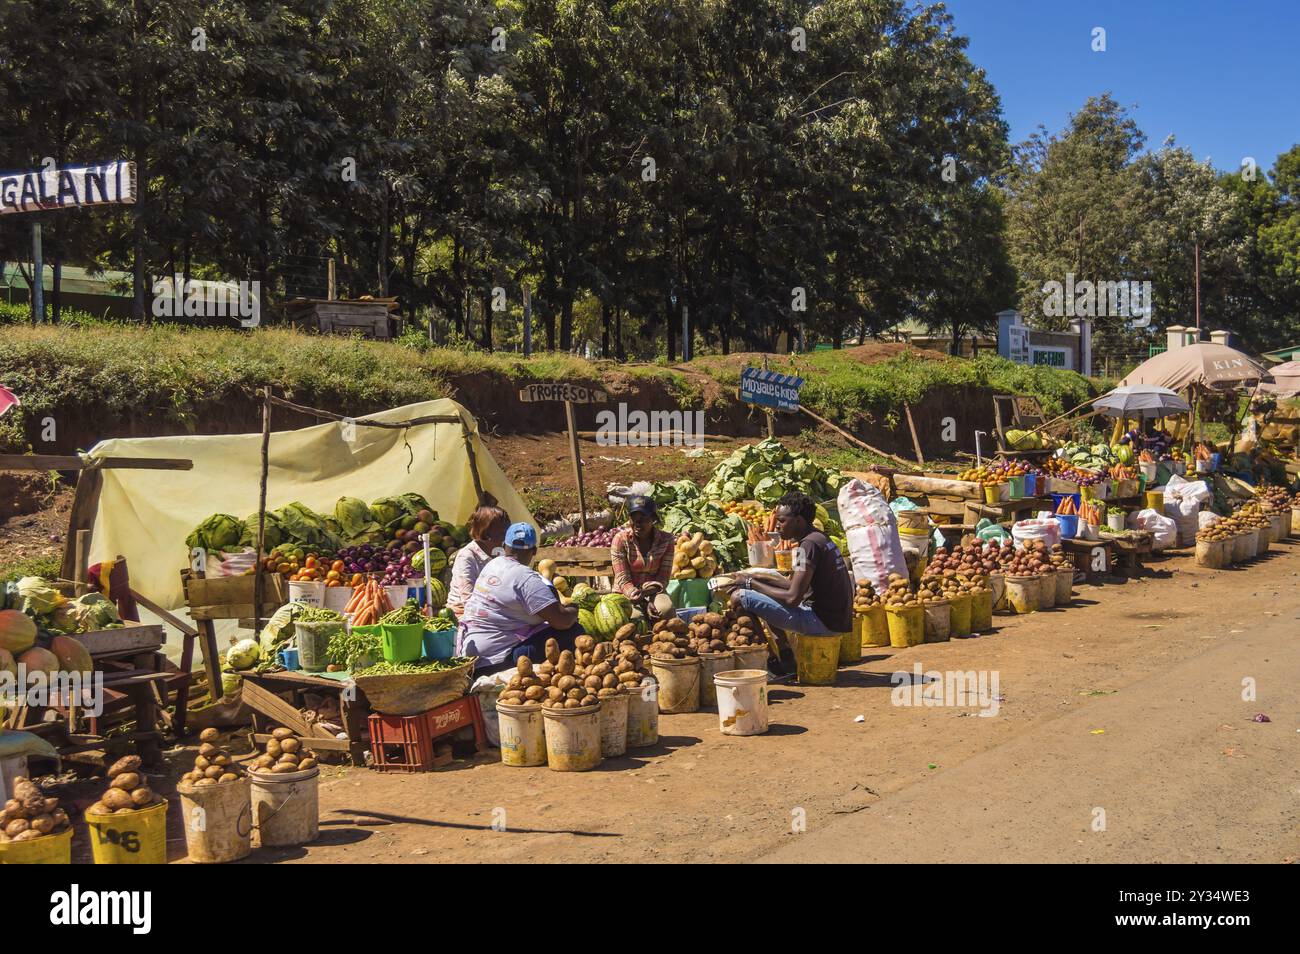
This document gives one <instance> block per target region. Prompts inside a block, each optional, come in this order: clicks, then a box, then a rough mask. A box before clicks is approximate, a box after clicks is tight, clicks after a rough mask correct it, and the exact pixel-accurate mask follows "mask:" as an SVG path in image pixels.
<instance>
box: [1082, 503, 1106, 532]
mask: <svg viewBox="0 0 1300 954" xmlns="http://www.w3.org/2000/svg"><path fill="white" fill-rule="evenodd" d="M1079 520H1080V521H1081V522H1082V523H1086V524H1088V525H1089V526H1093V527H1095V526H1099V525H1100V524H1101V511H1100V510H1098V509H1097V506H1096V505H1095V504H1094V503H1093V502H1092V501H1090V500H1085V501H1084V502H1083V504H1082V505H1081V506H1080V507H1079Z"/></svg>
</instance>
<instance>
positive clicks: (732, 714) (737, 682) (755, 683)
mask: <svg viewBox="0 0 1300 954" xmlns="http://www.w3.org/2000/svg"><path fill="white" fill-rule="evenodd" d="M713 683H714V688H715V690H716V692H717V695H718V728H719V729H721V730H722V734H723V735H762V734H763V733H764V732H766V731H767V670H766V669H733V670H732V671H731V672H720V673H718V674H717V675H716V676H714V677H713Z"/></svg>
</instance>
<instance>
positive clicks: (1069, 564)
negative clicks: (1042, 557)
mask: <svg viewBox="0 0 1300 954" xmlns="http://www.w3.org/2000/svg"><path fill="white" fill-rule="evenodd" d="M1047 562H1048V563H1050V564H1051V565H1052V566H1053V567H1054V568H1056V569H1057V570H1073V569H1074V560H1072V559H1071V558H1070V554H1068V553H1066V552H1065V547H1063V546H1061V545H1060V544H1059V543H1058V544H1056V545H1055V546H1053V547H1052V552H1051V553H1049V554H1048V557H1047Z"/></svg>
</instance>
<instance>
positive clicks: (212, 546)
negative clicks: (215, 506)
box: [185, 513, 256, 550]
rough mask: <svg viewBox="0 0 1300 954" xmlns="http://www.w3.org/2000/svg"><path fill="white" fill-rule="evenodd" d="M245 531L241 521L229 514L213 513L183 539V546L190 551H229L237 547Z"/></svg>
mask: <svg viewBox="0 0 1300 954" xmlns="http://www.w3.org/2000/svg"><path fill="white" fill-rule="evenodd" d="M254 526H256V520H254ZM246 530H247V527H246V526H245V525H244V523H243V521H241V520H238V519H236V518H235V517H232V516H231V515H230V514H228V513H214V514H213V515H212V516H210V517H208V519H206V520H204V521H203V522H202V523H200V524H199V525H198V526H197V527H195V528H194V529H193V531H191V532H190V535H189V536H188V537H186V538H185V545H186V546H187V547H189V548H190V549H191V550H192V549H194V548H195V547H202V548H203V549H205V550H229V549H230V548H231V547H235V546H238V545H239V541H240V540H241V539H242V538H243V536H244V532H245V531H246Z"/></svg>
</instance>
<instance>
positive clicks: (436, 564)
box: [411, 547, 447, 576]
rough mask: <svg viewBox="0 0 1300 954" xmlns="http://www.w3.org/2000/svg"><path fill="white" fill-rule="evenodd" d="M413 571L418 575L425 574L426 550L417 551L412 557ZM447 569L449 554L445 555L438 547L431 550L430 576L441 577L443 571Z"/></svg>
mask: <svg viewBox="0 0 1300 954" xmlns="http://www.w3.org/2000/svg"><path fill="white" fill-rule="evenodd" d="M411 569H412V570H415V571H416V572H417V573H423V572H424V550H423V548H421V549H419V550H416V551H415V553H414V554H412V556H411ZM445 569H447V554H445V553H443V552H442V551H441V550H439V549H438V548H437V547H430V548H429V575H430V576H440V575H441V574H442V571H443V570H445Z"/></svg>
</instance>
